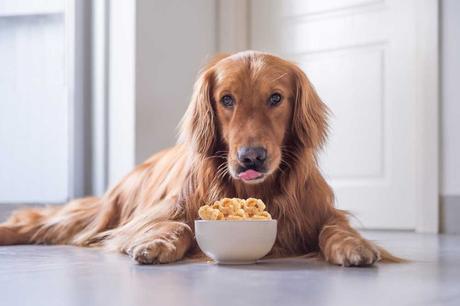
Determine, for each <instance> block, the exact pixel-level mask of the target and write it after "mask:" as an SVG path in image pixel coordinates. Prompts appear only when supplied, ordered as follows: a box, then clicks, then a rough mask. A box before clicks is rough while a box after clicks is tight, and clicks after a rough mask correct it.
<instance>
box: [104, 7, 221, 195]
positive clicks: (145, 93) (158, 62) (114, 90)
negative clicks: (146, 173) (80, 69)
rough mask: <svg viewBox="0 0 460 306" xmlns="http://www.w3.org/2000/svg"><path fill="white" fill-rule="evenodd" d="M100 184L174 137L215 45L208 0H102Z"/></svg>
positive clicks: (114, 179)
mask: <svg viewBox="0 0 460 306" xmlns="http://www.w3.org/2000/svg"><path fill="white" fill-rule="evenodd" d="M109 19H110V22H109V23H110V26H109V32H110V46H109V54H110V55H109V68H108V70H109V86H108V87H109V90H108V93H109V97H108V109H109V117H108V139H109V140H108V153H107V155H108V168H109V169H108V185H109V186H113V184H115V183H116V182H117V181H118V180H120V179H121V178H122V177H123V176H124V175H126V174H127V173H128V172H129V171H130V170H131V169H132V168H133V167H134V165H135V164H138V163H141V162H143V161H144V160H145V159H146V158H148V157H149V156H151V155H152V154H153V153H155V152H158V151H159V150H161V149H163V148H166V147H169V146H171V145H174V143H175V141H176V134H177V125H178V123H179V121H180V119H181V117H182V115H183V114H184V112H185V109H186V107H187V105H188V103H189V99H190V96H191V94H192V87H193V82H194V80H195V78H196V75H197V72H198V70H199V68H200V66H202V65H203V64H204V63H205V61H206V58H208V57H210V56H212V55H213V54H214V53H215V51H216V45H217V42H216V28H217V27H216V0H194V1H182V0H169V1H164V0H137V1H116V0H112V1H111V2H110V18H109Z"/></svg>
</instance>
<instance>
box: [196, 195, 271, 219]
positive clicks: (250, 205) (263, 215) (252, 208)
mask: <svg viewBox="0 0 460 306" xmlns="http://www.w3.org/2000/svg"><path fill="white" fill-rule="evenodd" d="M265 207H266V206H265V204H264V202H263V201H262V200H260V199H255V198H249V199H247V200H244V199H238V198H232V199H230V198H223V199H222V200H219V201H215V202H214V203H213V204H209V205H203V206H201V207H200V209H199V210H198V215H199V216H200V218H201V219H203V220H234V221H237V220H240V221H242V220H271V219H272V216H271V215H270V213H268V212H267V211H265Z"/></svg>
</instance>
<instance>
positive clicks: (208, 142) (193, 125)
mask: <svg viewBox="0 0 460 306" xmlns="http://www.w3.org/2000/svg"><path fill="white" fill-rule="evenodd" d="M227 56H228V54H218V55H216V56H215V57H214V58H212V59H211V60H210V61H209V62H208V63H207V64H206V65H205V66H204V67H203V68H202V69H201V71H200V73H199V76H198V79H197V80H196V82H195V85H194V87H193V95H192V99H191V101H190V104H189V106H188V108H187V111H186V113H185V115H184V117H183V118H182V123H181V131H180V136H179V142H181V143H185V144H187V145H190V146H192V147H193V149H194V150H195V151H196V152H198V153H201V154H204V155H211V154H213V151H214V148H215V145H216V141H217V140H216V137H217V134H216V130H217V128H216V122H215V121H214V120H215V114H214V109H213V106H212V99H213V98H212V87H213V80H214V66H215V65H216V64H217V63H218V62H219V61H220V60H221V59H223V58H225V57H227Z"/></svg>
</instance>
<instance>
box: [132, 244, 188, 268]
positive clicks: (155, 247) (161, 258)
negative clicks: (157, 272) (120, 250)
mask: <svg viewBox="0 0 460 306" xmlns="http://www.w3.org/2000/svg"><path fill="white" fill-rule="evenodd" d="M127 253H128V255H129V256H130V257H131V258H132V259H134V260H135V261H136V262H137V263H139V264H155V263H169V262H173V261H176V260H178V259H180V257H181V256H180V254H178V252H177V248H176V246H175V245H174V243H172V242H170V241H168V240H165V239H155V240H152V241H149V242H147V243H144V244H141V245H138V246H135V247H133V248H130V249H129V250H128V251H127Z"/></svg>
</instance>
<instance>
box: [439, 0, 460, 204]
mask: <svg viewBox="0 0 460 306" xmlns="http://www.w3.org/2000/svg"><path fill="white" fill-rule="evenodd" d="M441 62H442V63H441V101H442V102H441V103H442V105H441V116H442V120H441V133H442V136H441V165H442V176H441V194H442V195H447V196H451V195H460V76H459V71H460V1H458V0H443V1H442V2H441Z"/></svg>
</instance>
